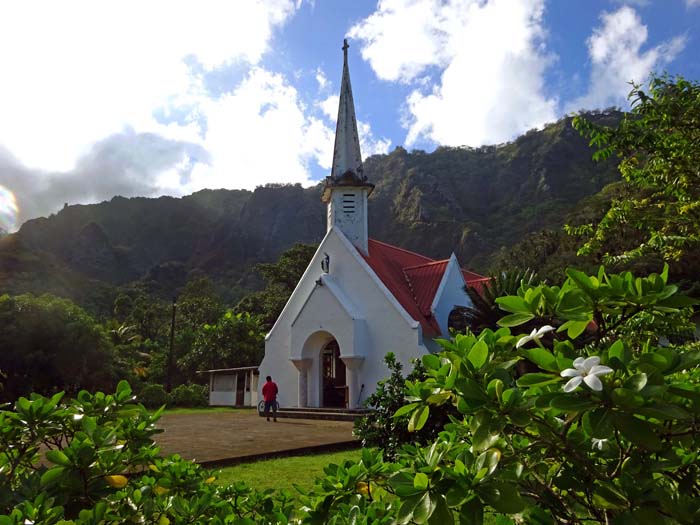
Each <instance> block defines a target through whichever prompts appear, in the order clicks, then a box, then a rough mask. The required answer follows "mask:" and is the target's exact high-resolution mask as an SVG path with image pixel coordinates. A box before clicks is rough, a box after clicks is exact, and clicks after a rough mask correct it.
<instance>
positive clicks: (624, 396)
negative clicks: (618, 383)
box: [611, 388, 644, 410]
mask: <svg viewBox="0 0 700 525" xmlns="http://www.w3.org/2000/svg"><path fill="white" fill-rule="evenodd" d="M611 397H612V400H613V401H614V402H615V404H616V405H619V406H621V407H623V408H629V409H632V410H634V409H636V408H639V407H641V406H642V405H644V398H643V397H642V396H641V395H639V394H638V393H637V392H634V391H633V390H627V389H626V388H616V389H614V390H613V391H612V396H611Z"/></svg>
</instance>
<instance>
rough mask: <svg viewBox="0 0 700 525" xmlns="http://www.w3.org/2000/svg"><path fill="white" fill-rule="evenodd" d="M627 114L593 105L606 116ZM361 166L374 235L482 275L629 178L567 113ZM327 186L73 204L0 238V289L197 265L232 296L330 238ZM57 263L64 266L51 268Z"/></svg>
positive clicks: (170, 272) (176, 274)
mask: <svg viewBox="0 0 700 525" xmlns="http://www.w3.org/2000/svg"><path fill="white" fill-rule="evenodd" d="M619 117H620V114H619V113H617V112H602V113H593V114H590V118H591V119H592V120H594V121H596V122H598V123H615V122H616V121H617V120H618V119H619ZM364 172H365V174H366V175H367V176H368V178H369V180H370V181H371V182H373V183H374V184H375V190H374V192H373V194H372V195H371V196H370V202H369V219H368V220H369V233H370V236H371V237H373V238H376V239H378V240H381V241H383V242H387V243H390V244H395V245H397V246H401V247H404V248H407V249H409V250H413V251H417V252H419V253H423V254H425V255H427V256H430V257H434V258H446V257H448V256H449V255H450V253H452V252H453V251H454V252H455V253H456V255H457V256H458V258H459V260H460V262H461V263H462V265H463V266H465V267H467V268H469V269H472V270H475V271H481V272H485V271H487V270H488V268H489V264H490V263H491V261H492V259H493V256H494V254H495V253H497V252H498V251H499V250H501V249H503V248H507V247H509V246H512V245H514V244H515V243H516V242H517V241H518V240H520V239H522V238H523V237H525V236H526V235H528V234H530V233H533V232H536V231H538V230H541V229H543V228H557V227H561V225H562V224H563V221H564V216H565V215H566V213H567V211H568V210H570V209H571V208H572V207H573V206H575V205H576V204H577V203H578V202H580V201H581V200H582V199H584V198H586V197H588V196H590V195H593V194H595V193H597V192H598V191H600V190H601V189H602V188H603V187H604V186H605V185H606V184H608V183H610V182H613V181H615V180H618V179H619V174H618V172H617V169H616V163H615V162H614V161H607V162H604V163H593V161H592V160H591V150H590V149H589V147H588V145H587V143H586V141H585V140H584V139H582V138H581V137H580V136H579V135H578V133H577V132H576V131H575V130H574V129H573V128H572V126H571V118H570V117H566V118H564V119H562V120H560V121H558V122H556V123H554V124H551V125H548V126H546V127H545V128H544V129H542V130H532V131H529V132H528V133H526V134H524V135H523V136H521V137H519V138H517V139H516V140H514V141H512V142H509V143H506V144H503V145H498V146H484V147H481V148H469V147H459V148H452V147H440V148H437V149H436V150H435V151H434V152H432V153H426V152H423V151H420V150H417V151H412V152H408V151H407V150H405V149H404V148H402V147H397V148H396V149H395V150H394V151H393V152H391V153H389V154H386V155H374V156H371V157H368V158H367V159H366V160H365V162H364ZM320 193H321V184H318V185H316V186H313V187H310V188H302V187H301V186H300V185H298V184H297V185H278V184H267V185H264V186H259V187H258V188H256V189H255V190H253V191H249V190H201V191H199V192H196V193H194V194H192V195H188V196H185V197H181V198H174V197H158V198H144V197H133V198H124V197H119V196H117V197H114V198H112V199H111V200H110V201H104V202H102V203H99V204H90V205H72V206H67V207H65V208H64V209H63V210H61V211H60V212H58V213H57V214H55V215H52V216H51V217H49V218H40V219H33V220H30V221H27V222H26V223H25V224H23V225H22V227H21V228H20V230H19V231H18V232H17V233H15V234H12V235H9V236H6V237H5V238H3V239H0V241H2V242H0V293H2V292H6V291H7V292H12V293H19V292H24V291H29V292H34V293H38V292H40V291H51V292H54V293H55V292H57V291H58V292H61V293H59V294H58V295H68V296H70V295H71V293H70V290H69V288H70V286H74V284H70V285H69V284H67V283H81V284H79V285H78V286H80V287H85V286H88V287H90V286H95V287H96V288H98V289H105V290H106V289H109V288H110V287H118V286H125V285H130V284H134V283H142V282H151V281H156V282H159V279H164V281H163V282H161V283H160V284H161V285H162V286H160V285H159V287H156V288H159V292H158V293H161V294H165V295H172V294H175V293H176V290H175V289H170V288H173V287H175V288H177V286H181V285H182V284H184V282H183V280H184V279H186V278H187V275H189V274H190V273H191V272H201V273H204V274H206V275H209V276H210V277H212V279H213V280H214V281H216V282H218V283H219V284H220V285H221V286H222V287H224V288H228V289H229V294H228V295H229V297H228V299H229V300H235V299H236V298H237V297H239V296H241V295H242V294H245V293H246V292H248V291H252V290H255V289H257V288H259V286H260V282H259V279H258V278H257V277H256V276H255V275H253V274H252V271H251V269H252V266H253V265H254V264H255V263H257V262H265V261H272V260H275V259H276V258H277V257H278V256H279V254H280V253H281V252H282V251H283V250H285V249H286V248H288V247H290V246H291V245H292V244H294V243H296V242H305V243H317V242H319V241H320V240H321V238H322V236H323V235H324V234H325V210H324V207H323V204H322V203H321V201H320ZM8 239H9V240H8ZM41 261H44V262H45V264H44V267H42V262H41ZM48 268H51V270H50V271H49V269H48ZM51 272H57V274H56V275H55V277H48V278H47V275H49V274H51ZM165 276H167V277H165ZM53 281H56V282H53ZM169 281H172V282H169ZM58 284H60V286H59V285H58ZM73 295H74V296H75V295H76V293H75V292H74V293H73ZM80 295H81V294H80V293H78V294H77V296H80ZM73 298H74V297H73ZM79 302H80V300H79ZM83 302H85V301H84V300H83Z"/></svg>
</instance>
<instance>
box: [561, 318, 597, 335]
mask: <svg viewBox="0 0 700 525" xmlns="http://www.w3.org/2000/svg"><path fill="white" fill-rule="evenodd" d="M590 322H591V319H586V320H584V321H575V320H573V319H571V320H569V321H567V322H565V323H564V324H563V325H561V326H560V327H559V329H558V330H557V332H563V331H564V330H566V335H567V336H568V337H569V339H576V338H577V337H578V336H579V335H581V334H582V333H583V331H584V330H585V329H586V327H587V326H588V324H589V323H590Z"/></svg>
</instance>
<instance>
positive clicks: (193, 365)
mask: <svg viewBox="0 0 700 525" xmlns="http://www.w3.org/2000/svg"><path fill="white" fill-rule="evenodd" d="M264 352H265V334H264V332H263V328H262V326H261V324H260V321H259V320H258V318H256V317H255V316H252V315H250V314H249V313H247V312H246V313H237V314H234V313H233V312H231V311H228V312H226V313H225V314H224V315H222V316H221V317H220V318H219V320H218V321H217V322H216V323H214V324H205V325H204V326H203V327H202V328H201V329H200V330H199V331H198V332H197V335H196V339H195V342H194V346H193V348H192V351H190V352H189V353H188V354H186V355H185V356H184V357H182V358H181V359H180V360H179V362H178V367H179V368H180V369H181V371H182V372H184V373H185V376H186V377H190V378H192V377H194V374H195V373H196V372H197V370H204V369H214V368H233V367H239V366H257V365H259V364H260V361H261V360H262V357H263V354H264Z"/></svg>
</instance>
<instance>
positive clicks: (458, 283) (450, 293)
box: [430, 253, 472, 338]
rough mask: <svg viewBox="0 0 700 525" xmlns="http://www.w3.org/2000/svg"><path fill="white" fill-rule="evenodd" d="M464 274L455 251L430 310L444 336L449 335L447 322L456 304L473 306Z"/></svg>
mask: <svg viewBox="0 0 700 525" xmlns="http://www.w3.org/2000/svg"><path fill="white" fill-rule="evenodd" d="M464 286H465V282H464V276H463V275H462V269H461V268H460V266H459V261H458V260H457V257H456V256H455V254H454V253H453V254H452V256H451V257H450V262H449V263H448V264H447V268H445V273H444V275H443V277H442V281H441V282H440V285H439V287H438V289H437V292H436V293H435V299H434V301H433V304H432V306H431V308H430V310H431V311H432V312H433V317H435V320H436V321H437V323H438V326H440V331H441V332H442V336H443V337H445V338H446V337H449V335H450V332H449V330H448V326H447V322H448V319H449V316H450V312H451V311H452V309H453V308H454V307H455V306H471V305H472V301H471V299H470V298H469V295H467V292H465V291H464Z"/></svg>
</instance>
